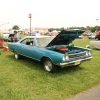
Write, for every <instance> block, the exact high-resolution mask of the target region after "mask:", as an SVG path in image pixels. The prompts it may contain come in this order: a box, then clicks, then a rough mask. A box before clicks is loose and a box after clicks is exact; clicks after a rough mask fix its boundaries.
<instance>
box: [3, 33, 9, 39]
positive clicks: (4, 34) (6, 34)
mask: <svg viewBox="0 0 100 100" xmlns="http://www.w3.org/2000/svg"><path fill="white" fill-rule="evenodd" d="M8 37H9V33H3V34H2V38H3V40H4V41H7V40H8Z"/></svg>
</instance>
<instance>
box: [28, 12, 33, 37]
mask: <svg viewBox="0 0 100 100" xmlns="http://www.w3.org/2000/svg"><path fill="white" fill-rule="evenodd" d="M28 17H29V18H30V35H31V18H32V14H31V13H30V14H29V15H28Z"/></svg>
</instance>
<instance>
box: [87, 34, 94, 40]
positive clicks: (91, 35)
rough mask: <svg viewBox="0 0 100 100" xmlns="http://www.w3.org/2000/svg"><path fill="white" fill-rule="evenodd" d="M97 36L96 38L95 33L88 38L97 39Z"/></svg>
mask: <svg viewBox="0 0 100 100" xmlns="http://www.w3.org/2000/svg"><path fill="white" fill-rule="evenodd" d="M95 36H96V34H95V33H93V34H90V35H89V36H88V39H95Z"/></svg>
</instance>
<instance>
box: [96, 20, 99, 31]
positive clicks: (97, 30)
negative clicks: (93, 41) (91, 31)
mask: <svg viewBox="0 0 100 100" xmlns="http://www.w3.org/2000/svg"><path fill="white" fill-rule="evenodd" d="M96 20H97V26H96V31H98V21H99V19H96Z"/></svg>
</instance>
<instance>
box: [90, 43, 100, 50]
mask: <svg viewBox="0 0 100 100" xmlns="http://www.w3.org/2000/svg"><path fill="white" fill-rule="evenodd" d="M90 45H91V46H93V47H95V48H96V49H99V50H100V41H90Z"/></svg>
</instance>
